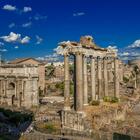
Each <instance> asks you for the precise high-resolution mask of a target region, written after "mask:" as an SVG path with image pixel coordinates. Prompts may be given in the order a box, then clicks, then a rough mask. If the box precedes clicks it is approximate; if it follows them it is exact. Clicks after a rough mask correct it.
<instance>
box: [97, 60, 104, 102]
mask: <svg viewBox="0 0 140 140" xmlns="http://www.w3.org/2000/svg"><path fill="white" fill-rule="evenodd" d="M101 60H102V59H101V58H100V57H97V73H98V74H97V76H98V96H99V99H102V97H103V96H102V92H103V90H102V61H101Z"/></svg>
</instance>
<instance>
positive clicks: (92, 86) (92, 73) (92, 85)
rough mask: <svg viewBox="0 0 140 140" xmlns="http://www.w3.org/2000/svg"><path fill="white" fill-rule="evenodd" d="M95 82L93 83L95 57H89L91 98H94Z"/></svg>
mask: <svg viewBox="0 0 140 140" xmlns="http://www.w3.org/2000/svg"><path fill="white" fill-rule="evenodd" d="M95 87H96V84H95V58H94V57H91V94H92V100H95V99H96V89H95Z"/></svg>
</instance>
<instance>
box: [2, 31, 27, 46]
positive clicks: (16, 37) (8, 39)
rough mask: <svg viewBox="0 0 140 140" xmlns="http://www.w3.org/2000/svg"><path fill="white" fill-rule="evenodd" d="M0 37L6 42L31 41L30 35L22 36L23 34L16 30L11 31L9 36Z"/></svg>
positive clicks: (23, 42)
mask: <svg viewBox="0 0 140 140" xmlns="http://www.w3.org/2000/svg"><path fill="white" fill-rule="evenodd" d="M0 39H3V40H4V41H5V42H11V43H14V42H17V43H22V44H25V43H29V41H30V37H28V36H25V37H24V38H21V34H16V33H14V32H10V34H9V35H8V36H1V37H0Z"/></svg>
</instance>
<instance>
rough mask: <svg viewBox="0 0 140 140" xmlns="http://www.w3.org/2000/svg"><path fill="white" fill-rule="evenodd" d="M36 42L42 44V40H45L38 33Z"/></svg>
mask: <svg viewBox="0 0 140 140" xmlns="http://www.w3.org/2000/svg"><path fill="white" fill-rule="evenodd" d="M36 40H37V41H36V44H37V45H39V44H41V42H42V41H43V39H42V38H41V37H40V36H38V35H36Z"/></svg>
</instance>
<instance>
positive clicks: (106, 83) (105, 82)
mask: <svg viewBox="0 0 140 140" xmlns="http://www.w3.org/2000/svg"><path fill="white" fill-rule="evenodd" d="M103 67H104V68H103V75H104V96H108V72H107V58H104V60H103Z"/></svg>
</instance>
